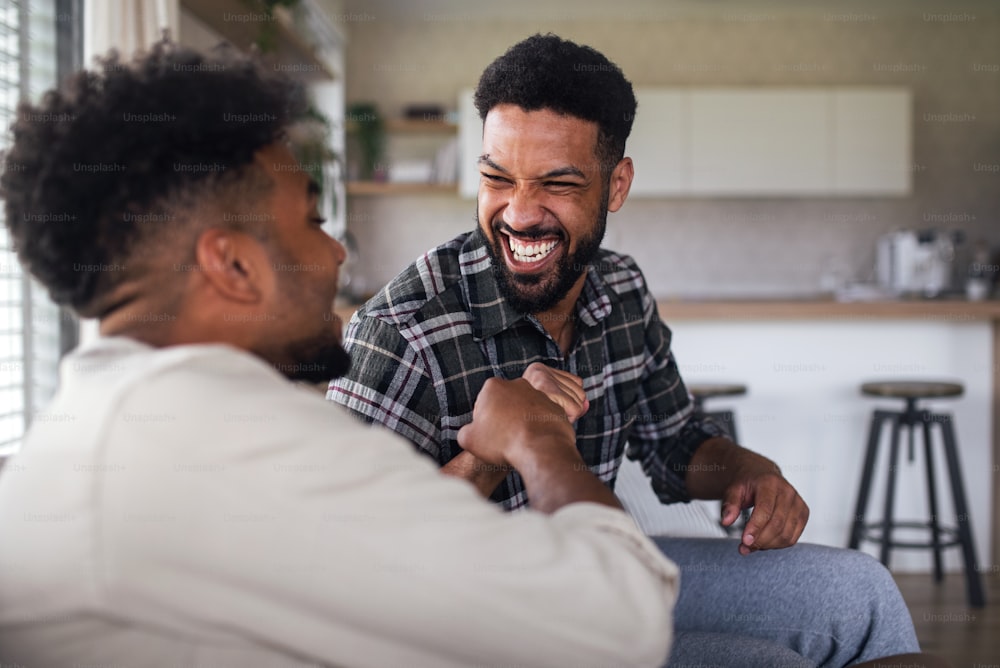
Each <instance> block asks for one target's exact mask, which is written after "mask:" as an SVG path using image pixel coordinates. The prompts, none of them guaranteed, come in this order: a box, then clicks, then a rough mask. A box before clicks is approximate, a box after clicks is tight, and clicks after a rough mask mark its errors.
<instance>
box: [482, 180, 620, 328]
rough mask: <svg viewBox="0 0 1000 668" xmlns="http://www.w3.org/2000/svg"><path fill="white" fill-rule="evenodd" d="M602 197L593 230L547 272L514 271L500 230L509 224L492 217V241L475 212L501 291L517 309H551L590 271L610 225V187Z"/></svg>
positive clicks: (536, 235)
mask: <svg viewBox="0 0 1000 668" xmlns="http://www.w3.org/2000/svg"><path fill="white" fill-rule="evenodd" d="M601 200H602V201H601V206H600V209H599V210H598V211H599V213H598V214H597V220H596V221H595V225H594V228H593V230H592V231H591V233H590V234H588V235H587V236H585V237H582V238H581V239H580V240H579V242H578V243H577V247H576V250H575V251H573V252H572V253H567V254H563V255H562V257H560V258H559V259H558V261H557V262H556V263H555V266H554V267H553V268H552V269H550V270H549V271H548V272H547V273H546V274H544V275H537V274H518V273H515V272H513V271H511V269H510V267H509V266H507V261H506V259H505V253H504V236H503V234H501V232H504V233H506V232H509V228H508V227H507V225H506V223H504V222H503V221H502V220H494V221H491V223H490V229H491V230H492V232H493V241H492V242H490V240H489V239H488V238H486V235H485V234H484V233H483V229H482V226H481V225H480V224H479V212H478V211H477V212H476V234H479V235H481V237H482V239H483V241H484V242H485V243H486V250H487V253H489V256H490V261H491V263H492V264H493V276H494V277H495V278H496V281H497V287H498V289H499V291H500V294H501V295H502V296H503V297H504V299H506V300H507V302H508V303H509V304H510V305H511V307H512V308H513V309H514V310H515V311H517V312H518V313H531V314H536V313H542V312H544V311H547V310H549V309H551V308H552V307H554V306H555V305H556V304H558V303H559V302H560V301H562V300H563V299H564V298H565V297H566V295H567V294H568V293H569V291H570V289H571V288H572V287H573V285H574V284H575V283H576V281H577V280H578V279H579V278H580V276H582V275H583V274H584V272H585V271H587V267H589V266H590V264H591V263H592V262H593V261H594V258H596V257H597V253H598V251H600V249H601V242H602V241H603V240H604V232H605V230H606V229H607V223H608V207H607V203H608V193H607V191H605V192H604V194H603V196H602V198H601ZM546 235H548V236H551V232H549V231H546V230H543V229H538V230H527V231H523V232H521V233H519V234H518V235H516V236H518V237H519V238H522V239H524V238H527V239H529V240H531V239H541V238H543V237H545V236H546ZM559 236H560V241H559V243H560V244H564V243H566V236H565V235H564V234H560V235H559Z"/></svg>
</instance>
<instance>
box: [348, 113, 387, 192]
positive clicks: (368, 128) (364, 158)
mask: <svg viewBox="0 0 1000 668" xmlns="http://www.w3.org/2000/svg"><path fill="white" fill-rule="evenodd" d="M347 121H348V123H350V124H351V127H352V133H351V134H352V136H353V137H354V138H355V140H356V141H357V143H358V147H359V149H360V153H361V156H360V157H361V161H360V164H359V165H358V170H359V173H358V177H359V178H360V179H361V180H365V181H372V180H375V181H378V180H382V179H384V178H385V170H384V169H382V168H381V162H382V154H383V151H384V150H385V126H384V124H383V122H382V116H381V115H379V113H378V107H376V106H375V104H374V103H372V102H355V103H354V104H352V105H350V106H349V107H348V108H347Z"/></svg>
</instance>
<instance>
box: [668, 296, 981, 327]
mask: <svg viewBox="0 0 1000 668" xmlns="http://www.w3.org/2000/svg"><path fill="white" fill-rule="evenodd" d="M657 306H658V307H659V310H660V317H661V318H662V319H663V320H664V321H665V322H666V323H667V324H669V323H670V322H671V321H673V320H729V319H734V320H785V319H793V320H800V319H809V320H827V319H830V320H860V319H880V318H884V319H904V320H934V321H953V322H965V321H970V322H971V321H976V320H994V321H995V320H1000V300H990V301H981V302H970V301H966V300H957V299H956V300H917V299H914V300H895V301H876V302H839V301H835V300H833V299H802V300H765V299H759V300H718V301H716V300H711V299H707V300H697V301H688V300H673V299H666V300H665V299H660V300H657Z"/></svg>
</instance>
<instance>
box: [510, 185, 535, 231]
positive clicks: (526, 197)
mask: <svg viewBox="0 0 1000 668" xmlns="http://www.w3.org/2000/svg"><path fill="white" fill-rule="evenodd" d="M544 218H545V210H544V208H543V207H542V203H541V200H540V198H539V197H538V193H537V192H536V191H535V189H534V188H527V187H523V186H519V187H517V188H514V189H513V190H512V192H511V194H510V199H508V200H507V205H506V206H505V207H504V210H503V214H502V215H501V220H503V222H504V223H506V224H507V225H508V226H509V227H510V228H511V229H513V230H517V231H522V230H528V229H531V228H532V227H536V226H538V225H540V224H541V223H542V221H543V220H544Z"/></svg>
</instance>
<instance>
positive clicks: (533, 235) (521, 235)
mask: <svg viewBox="0 0 1000 668" xmlns="http://www.w3.org/2000/svg"><path fill="white" fill-rule="evenodd" d="M493 232H494V234H495V233H498V232H501V233H503V234H506V235H507V236H509V237H514V238H515V239H545V238H551V237H558V238H559V239H560V240H562V239H563V231H562V230H560V229H546V228H544V227H532V228H530V229H528V230H521V231H517V230H514V229H512V228H511V227H510V226H509V225H508V224H507V223H505V222H503V221H502V220H494V221H493Z"/></svg>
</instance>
